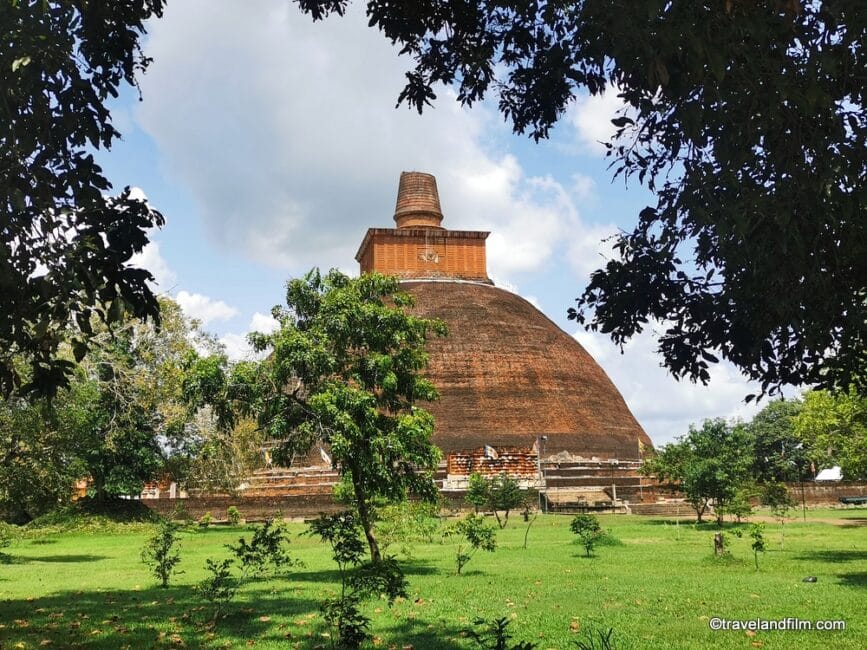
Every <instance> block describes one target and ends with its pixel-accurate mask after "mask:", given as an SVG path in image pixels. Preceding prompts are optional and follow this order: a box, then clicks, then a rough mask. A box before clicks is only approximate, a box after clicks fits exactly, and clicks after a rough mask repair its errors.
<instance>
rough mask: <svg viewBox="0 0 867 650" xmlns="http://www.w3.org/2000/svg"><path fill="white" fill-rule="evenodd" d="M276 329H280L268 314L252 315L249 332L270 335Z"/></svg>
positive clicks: (276, 321)
mask: <svg viewBox="0 0 867 650" xmlns="http://www.w3.org/2000/svg"><path fill="white" fill-rule="evenodd" d="M278 327H280V323H279V321H278V320H277V319H276V318H274V317H273V316H271V315H269V314H263V313H261V312H258V311H257V312H256V313H255V314H253V318H252V319H251V320H250V331H251V332H262V333H263V334H270V333H271V332H273V331H274V330H276V329H277V328H278Z"/></svg>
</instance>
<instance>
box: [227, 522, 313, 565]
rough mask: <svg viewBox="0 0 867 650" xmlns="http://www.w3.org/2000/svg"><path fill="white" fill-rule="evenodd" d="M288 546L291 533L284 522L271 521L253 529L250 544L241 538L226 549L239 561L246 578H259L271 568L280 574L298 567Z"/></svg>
mask: <svg viewBox="0 0 867 650" xmlns="http://www.w3.org/2000/svg"><path fill="white" fill-rule="evenodd" d="M288 544H289V533H288V531H287V530H286V527H285V525H283V522H282V521H277V522H275V521H274V520H273V519H269V520H268V521H266V522H265V523H264V524H262V525H261V526H256V527H255V528H254V529H253V537H252V539H251V540H250V541H249V542H247V540H246V538H244V537H241V538H240V539H239V540H238V542H237V543H236V544H234V545H232V544H227V545H226V548H227V549H229V550H230V551H231V552H232V555H234V556H235V558H236V559H237V560H238V563H239V564H240V566H241V568H242V571H243V573H244V576H245V578H246V577H247V576H250V577H258V576H259V575H262V574H263V573H265V571H267V570H268V569H269V568H270V571H271V573H273V574H278V573H280V572H282V571H285V570H286V569H289V568H291V567H294V566H296V565H297V564H298V561H297V560H295V559H294V558H292V557H291V556H290V555H289V552H288V550H287V549H286V547H287V546H288Z"/></svg>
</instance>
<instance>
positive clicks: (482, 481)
mask: <svg viewBox="0 0 867 650" xmlns="http://www.w3.org/2000/svg"><path fill="white" fill-rule="evenodd" d="M464 499H465V500H466V502H467V503H469V504H470V505H471V506H473V509H474V510H475V511H476V513H477V514H478V512H479V509H480V508H484V507H485V505H486V504H487V503H488V480H487V479H486V478H485V477H484V476H482V475H481V474H479V473H478V472H473V473H472V474H470V478H469V480H468V481H467V493H466V495H465V496H464Z"/></svg>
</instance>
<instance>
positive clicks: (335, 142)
mask: <svg viewBox="0 0 867 650" xmlns="http://www.w3.org/2000/svg"><path fill="white" fill-rule="evenodd" d="M360 9H361V6H360V5H358V3H356V6H355V7H354V8H353V10H352V11H350V14H349V15H348V16H347V17H345V18H342V19H340V18H333V19H329V20H327V21H325V22H323V23H316V24H314V23H312V22H311V21H310V19H309V18H307V17H305V16H303V15H301V14H300V13H299V12H298V10H297V9H296V8H295V7H294V5H293V4H291V3H289V2H288V1H286V0H248V1H247V2H244V3H228V2H220V3H215V2H207V1H206V0H185V1H184V2H173V3H169V6H168V8H167V10H166V14H165V16H164V18H163V19H161V20H158V21H154V22H152V23H151V24H150V25H149V30H150V34H149V36H148V38H147V40H146V43H145V53H146V54H147V55H148V56H151V57H153V59H154V62H153V64H152V65H151V67H150V68H149V70H148V72H147V74H146V75H144V76H143V77H142V78H141V88H142V97H143V101H138V94H137V93H136V92H135V91H133V90H129V92H126V93H124V95H123V96H122V97H121V98H120V99H119V100H118V101H117V102H115V104H114V105H113V108H112V114H113V117H114V121H115V126H116V127H117V128H118V129H119V130H120V131H121V133H122V134H123V140H122V141H121V142H118V143H117V144H116V145H115V146H114V147H113V148H112V150H111V151H110V152H102V153H101V154H100V155H99V160H100V162H101V164H102V165H103V168H104V169H105V171H106V172H107V174H108V176H109V178H110V179H111V181H112V182H113V183H114V185H115V188H116V189H118V190H120V189H122V188H123V187H124V186H126V185H132V186H135V187H138V188H140V189H141V190H142V191H143V192H144V194H145V195H146V196H147V198H148V200H149V201H150V202H151V203H152V204H153V205H154V206H155V207H156V208H157V209H159V210H161V211H162V212H163V213H164V215H165V217H166V226H165V227H164V228H163V229H162V230H160V231H157V232H154V233H153V237H152V239H153V243H152V244H151V245H150V246H149V247H148V249H147V250H146V251H145V252H144V254H143V255H142V256H141V257H140V258H139V260H138V261H139V262H140V263H141V264H143V265H145V266H147V267H148V268H150V269H151V270H152V271H153V272H154V274H155V275H156V277H157V280H158V282H159V285H158V289H159V290H160V291H162V292H166V293H169V294H171V295H172V296H174V297H175V298H176V299H177V300H178V301H179V302H180V303H181V305H182V306H183V307H184V309H185V310H186V311H187V312H188V314H190V315H191V316H194V317H197V318H200V319H201V320H202V321H203V322H204V323H205V326H206V329H208V330H210V331H212V332H214V333H216V334H217V335H218V336H220V337H221V340H222V341H223V342H224V344H225V345H226V348H227V350H228V351H229V353H230V354H231V355H233V356H235V357H239V356H243V355H245V354H246V353H247V349H246V347H245V343H244V338H245V335H246V333H247V332H248V331H250V329H251V328H252V329H261V328H265V327H268V326H269V317H268V313H269V310H270V308H271V307H272V306H273V305H275V304H277V303H280V302H281V301H282V297H283V284H284V283H285V281H286V279H287V278H289V277H292V276H297V275H300V274H302V273H304V272H305V271H306V270H308V269H309V268H311V267H312V266H314V265H315V266H320V267H322V268H329V267H338V268H341V269H343V270H345V271H347V272H353V273H355V272H357V264H356V262H355V260H354V259H353V256H354V253H355V251H356V249H357V246H358V244H359V243H360V241H361V238H362V236H363V234H364V232H365V231H366V229H367V228H368V227H372V226H380V227H383V226H384V227H388V226H390V225H392V223H393V222H392V214H393V211H394V201H395V197H396V193H397V182H398V177H399V175H400V172H401V171H405V170H417V171H425V172H430V173H433V174H435V175H436V177H437V182H438V185H439V191H440V199H441V203H442V207H443V213H444V215H445V220H444V222H443V225H444V226H446V227H448V228H465V229H480V230H489V231H491V236H490V238H489V240H488V257H489V271H490V273H491V275H492V277H493V278H494V280H495V282H496V283H497V284H498V285H500V286H504V287H507V288H510V289H511V290H513V291H516V292H517V293H520V294H521V295H522V296H524V297H525V298H527V299H529V300H530V301H531V302H533V303H534V304H536V305H537V306H538V307H539V308H540V309H541V310H542V311H544V312H545V313H546V314H547V315H548V316H549V317H550V318H552V319H553V320H554V321H555V322H557V323H558V324H559V325H560V326H561V327H562V328H563V329H564V330H565V331H566V332H567V333H569V334H571V335H575V336H576V338H578V340H579V341H580V342H581V343H582V344H583V345H584V346H585V347H586V348H587V349H588V351H589V352H590V353H591V354H593V355H594V357H595V358H596V359H597V361H599V362H600V364H601V365H602V366H603V368H605V370H606V371H607V372H608V373H609V375H610V376H611V378H612V379H613V381H614V382H615V384H616V385H617V386H618V387H619V388H620V390H621V393H623V395H624V398H625V399H626V401H627V403H628V404H629V406H630V408H631V409H632V411H633V413H634V414H635V415H636V417H637V418H638V420H639V421H640V422H641V423H642V424H643V425H644V427H645V429H646V430H647V431H648V433H649V434H650V436H651V437H652V438H653V440H654V442H656V443H657V444H659V443H663V442H666V441H668V440H671V439H673V438H674V437H675V436H677V435H682V434H684V433H686V431H687V427H688V425H689V424H690V423H691V422H699V421H701V420H702V419H703V418H706V417H718V416H722V417H749V416H750V415H751V414H752V413H753V411H754V408H753V407H748V406H746V405H744V404H743V402H742V399H743V396H744V395H746V394H748V393H750V392H755V391H754V390H753V389H751V388H750V386H749V385H748V384H747V383H746V382H745V381H744V380H743V379H742V378H741V377H740V376H739V375H738V373H737V372H736V371H735V370H734V369H733V368H732V367H730V366H727V365H720V366H718V367H716V368H714V370H713V371H712V373H711V374H712V381H711V384H710V386H708V387H702V386H695V385H692V384H690V383H688V382H686V383H683V382H681V383H678V382H676V381H675V380H674V379H673V378H671V377H670V376H668V375H667V374H666V372H665V371H664V370H663V369H662V368H660V367H659V358H658V357H657V356H656V354H655V353H654V349H655V342H654V340H653V338H652V336H651V334H650V332H648V333H647V334H646V335H643V336H641V337H638V338H636V339H635V340H634V341H632V342H631V343H630V344H629V345H628V346H627V348H626V350H625V353H624V354H622V355H621V354H620V352H619V351H618V350H617V349H616V348H615V347H614V346H613V344H611V343H610V341H608V340H607V339H606V338H604V337H602V336H598V335H591V334H588V333H586V332H583V331H579V329H578V328H577V327H576V325H575V324H574V323H571V322H569V321H568V320H567V319H566V316H565V315H566V310H567V308H568V307H569V306H571V305H572V302H573V300H574V298H575V297H576V296H577V295H579V293H580V292H581V289H582V288H583V286H584V284H585V283H586V281H587V277H588V275H589V273H590V272H591V271H592V270H593V269H594V268H596V267H597V266H599V265H600V264H601V263H603V262H604V257H605V256H606V255H608V254H609V249H608V246H607V245H606V244H605V243H603V242H602V239H603V238H605V237H606V236H608V235H610V234H611V233H614V232H616V230H617V229H618V228H621V229H630V228H631V227H632V225H633V224H634V223H635V220H636V217H637V214H638V211H639V210H640V209H641V208H643V207H644V206H645V205H647V204H648V203H650V202H652V197H650V196H649V194H648V193H647V192H646V190H644V189H643V188H641V187H638V186H637V185H634V184H633V185H631V186H630V187H628V188H627V187H625V186H624V183H623V181H622V180H618V181H616V182H613V183H612V181H611V176H612V174H611V171H610V170H609V169H608V162H607V161H606V160H605V158H604V154H603V151H604V150H603V148H602V146H601V145H600V144H599V141H600V140H604V139H606V138H607V137H608V136H609V135H610V133H611V132H612V129H613V127H611V125H610V119H611V118H612V117H613V116H614V113H615V111H616V110H617V109H618V107H619V103H618V100H617V98H616V97H615V96H613V94H609V95H608V96H606V97H603V98H592V99H591V98H582V99H580V100H579V101H577V102H576V103H575V104H574V105H573V106H571V107H570V109H569V111H568V112H567V114H566V115H565V116H564V117H563V119H562V120H561V122H560V124H559V125H558V127H557V128H556V129H555V130H554V132H553V137H552V138H551V140H549V141H547V142H543V143H540V144H535V143H533V142H532V141H531V140H529V139H527V138H523V137H520V136H514V135H512V134H511V130H510V128H509V127H508V125H507V124H505V123H504V122H503V120H502V117H501V116H500V115H499V114H498V113H497V112H496V110H495V104H494V103H493V102H488V103H486V104H481V105H478V106H476V107H474V108H473V109H472V110H465V109H462V108H461V107H460V106H459V105H458V104H457V103H456V102H455V101H454V99H453V97H454V95H453V93H452V92H451V91H450V90H449V89H446V88H441V89H440V90H439V91H438V95H439V98H438V100H437V102H436V104H435V108H434V109H432V110H428V111H426V112H425V114H424V115H423V116H419V115H418V114H417V113H415V112H414V111H411V110H409V109H407V108H399V109H395V108H394V104H395V100H396V98H397V95H398V93H399V92H400V90H401V88H402V85H403V79H404V77H403V73H404V72H405V71H406V70H407V69H408V67H409V64H410V62H409V61H407V60H404V59H402V58H400V57H398V56H397V51H396V50H395V49H394V48H392V47H391V46H390V45H389V44H388V42H387V41H386V40H385V38H384V37H382V36H381V35H380V34H379V33H378V32H375V31H373V30H371V29H369V28H367V26H366V21H365V19H364V17H363V15H361V12H360Z"/></svg>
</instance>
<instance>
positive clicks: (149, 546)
mask: <svg viewBox="0 0 867 650" xmlns="http://www.w3.org/2000/svg"><path fill="white" fill-rule="evenodd" d="M179 532H180V526H178V525H177V524H175V523H174V522H172V521H164V522H163V523H162V524H161V525H160V528H159V530H158V531H157V532H156V534H155V535H154V536H153V537H151V538H150V539H148V541H147V543H146V544H145V547H144V548H143V549H142V552H141V559H142V562H144V563H145V564H147V565H148V566H149V567H150V568H151V571H152V572H153V574H154V577H155V578H156V579H157V580H159V581H160V587H163V588H166V587H168V586H169V579H170V578H171V577H172V574H174V573H176V571H175V566H176V565H177V564H178V562H180V561H181V555H180V553H179V552H178V548H177V547H178V542H179V541H180V539H179V535H178V533H179Z"/></svg>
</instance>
